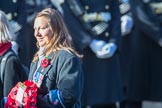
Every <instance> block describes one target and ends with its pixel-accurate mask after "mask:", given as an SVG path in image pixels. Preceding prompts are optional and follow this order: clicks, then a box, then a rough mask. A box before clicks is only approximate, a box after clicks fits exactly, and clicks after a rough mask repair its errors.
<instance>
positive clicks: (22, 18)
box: [0, 0, 27, 64]
mask: <svg viewBox="0 0 162 108" xmlns="http://www.w3.org/2000/svg"><path fill="white" fill-rule="evenodd" d="M0 9H1V10H2V11H4V12H5V14H6V16H7V19H8V20H9V22H10V25H11V27H12V29H13V31H14V33H15V34H16V35H15V37H14V39H13V41H12V46H13V50H14V51H15V52H16V54H17V55H19V57H20V60H21V62H23V63H24V64H26V63H25V54H26V53H25V51H26V46H25V44H26V41H24V40H25V31H24V30H25V26H26V18H27V14H26V5H25V0H1V3H0Z"/></svg>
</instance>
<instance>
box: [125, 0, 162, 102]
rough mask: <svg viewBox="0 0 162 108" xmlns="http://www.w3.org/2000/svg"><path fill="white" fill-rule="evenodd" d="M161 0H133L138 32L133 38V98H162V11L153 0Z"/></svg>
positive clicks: (131, 81) (156, 0)
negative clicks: (160, 12) (157, 11)
mask: <svg viewBox="0 0 162 108" xmlns="http://www.w3.org/2000/svg"><path fill="white" fill-rule="evenodd" d="M158 1H159V2H161V0H149V1H148V2H147V1H145V3H144V2H143V1H142V0H130V4H131V8H132V13H133V18H134V20H135V31H134V34H133V38H132V41H131V43H132V55H131V67H130V69H131V70H130V72H131V74H130V79H129V89H128V97H129V98H130V99H131V100H155V101H162V92H161V91H162V85H161V82H162V78H161V76H162V66H161V62H162V56H161V55H162V48H161V47H160V44H159V42H160V40H161V39H162V35H161V34H162V25H161V21H162V20H161V21H160V19H161V18H162V17H161V15H162V14H156V13H155V12H154V10H152V8H151V7H150V6H151V5H150V4H151V3H158Z"/></svg>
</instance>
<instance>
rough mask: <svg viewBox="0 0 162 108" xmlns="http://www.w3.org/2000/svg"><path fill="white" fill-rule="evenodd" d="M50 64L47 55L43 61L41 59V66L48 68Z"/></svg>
mask: <svg viewBox="0 0 162 108" xmlns="http://www.w3.org/2000/svg"><path fill="white" fill-rule="evenodd" d="M49 64H50V61H49V58H48V57H45V58H44V59H43V60H42V61H41V66H42V67H43V68H46V67H47V66H48V65H49Z"/></svg>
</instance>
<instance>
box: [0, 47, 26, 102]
mask: <svg viewBox="0 0 162 108" xmlns="http://www.w3.org/2000/svg"><path fill="white" fill-rule="evenodd" d="M8 51H11V52H13V51H12V50H11V49H9V50H8ZM8 51H7V52H6V53H5V54H7V53H8ZM5 54H4V55H5ZM4 55H2V56H0V61H1V62H3V61H2V59H3V56H4ZM13 55H15V56H13ZM13 55H11V56H9V57H8V59H7V61H6V65H5V69H4V74H3V76H4V78H3V82H2V81H0V99H1V100H2V99H3V98H5V97H7V96H8V94H9V92H10V91H11V89H12V88H13V87H14V86H15V85H16V84H17V83H18V82H19V81H25V80H26V79H27V76H26V74H25V73H24V72H23V70H22V66H21V63H20V60H19V58H18V57H17V55H16V54H15V53H14V52H13ZM0 68H1V65H0Z"/></svg>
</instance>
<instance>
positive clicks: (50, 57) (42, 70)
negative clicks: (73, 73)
mask: <svg viewBox="0 0 162 108" xmlns="http://www.w3.org/2000/svg"><path fill="white" fill-rule="evenodd" d="M53 57H54V53H53V52H52V53H50V55H49V60H50V64H49V65H48V66H47V67H46V68H42V66H40V67H39V69H38V71H40V72H42V74H43V75H45V74H46V73H47V72H48V71H49V70H50V68H51V67H52V65H51V64H52V63H51V60H52V58H53ZM37 63H38V60H37V61H36V62H35V63H34V62H33V63H32V64H31V68H30V74H29V79H30V80H31V79H33V75H34V72H35V70H36V68H37Z"/></svg>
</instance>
